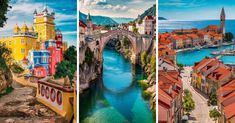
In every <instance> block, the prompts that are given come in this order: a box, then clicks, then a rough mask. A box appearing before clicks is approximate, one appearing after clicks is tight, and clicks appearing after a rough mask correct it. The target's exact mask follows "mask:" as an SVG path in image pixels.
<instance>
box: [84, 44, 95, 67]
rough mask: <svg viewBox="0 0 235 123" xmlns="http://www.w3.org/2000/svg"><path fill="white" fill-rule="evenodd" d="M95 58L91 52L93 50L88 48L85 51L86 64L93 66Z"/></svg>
mask: <svg viewBox="0 0 235 123" xmlns="http://www.w3.org/2000/svg"><path fill="white" fill-rule="evenodd" d="M93 57H94V54H93V52H92V51H91V49H90V48H89V47H88V48H87V49H86V51H85V63H87V64H88V65H91V63H92V59H93Z"/></svg>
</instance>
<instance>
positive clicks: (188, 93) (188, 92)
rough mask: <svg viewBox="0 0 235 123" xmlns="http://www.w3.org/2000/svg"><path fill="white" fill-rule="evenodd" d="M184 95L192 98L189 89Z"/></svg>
mask: <svg viewBox="0 0 235 123" xmlns="http://www.w3.org/2000/svg"><path fill="white" fill-rule="evenodd" d="M184 95H185V96H187V97H192V94H191V93H190V91H189V90H188V89H184Z"/></svg>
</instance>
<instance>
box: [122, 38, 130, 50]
mask: <svg viewBox="0 0 235 123" xmlns="http://www.w3.org/2000/svg"><path fill="white" fill-rule="evenodd" d="M123 46H124V47H125V48H126V49H127V48H129V46H130V40H129V39H128V38H127V37H126V36H125V37H124V39H123Z"/></svg>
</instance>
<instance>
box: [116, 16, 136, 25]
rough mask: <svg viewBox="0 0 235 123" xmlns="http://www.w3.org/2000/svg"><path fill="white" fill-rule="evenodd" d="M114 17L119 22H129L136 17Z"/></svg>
mask: <svg viewBox="0 0 235 123" xmlns="http://www.w3.org/2000/svg"><path fill="white" fill-rule="evenodd" d="M112 19H113V20H114V21H116V22H117V23H118V24H123V23H129V22H130V21H133V20H134V18H122V17H115V18H112Z"/></svg>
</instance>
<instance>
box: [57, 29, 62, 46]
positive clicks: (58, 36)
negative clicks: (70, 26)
mask: <svg viewBox="0 0 235 123" xmlns="http://www.w3.org/2000/svg"><path fill="white" fill-rule="evenodd" d="M55 41H56V47H57V48H62V47H63V35H62V33H61V31H60V30H59V29H57V30H56V35H55Z"/></svg>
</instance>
